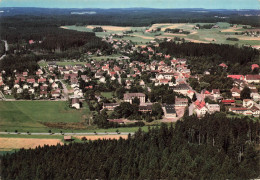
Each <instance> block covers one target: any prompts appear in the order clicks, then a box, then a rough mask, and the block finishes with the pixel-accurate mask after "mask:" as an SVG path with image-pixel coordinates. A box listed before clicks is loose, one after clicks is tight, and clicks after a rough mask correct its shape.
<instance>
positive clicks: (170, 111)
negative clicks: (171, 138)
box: [163, 104, 177, 118]
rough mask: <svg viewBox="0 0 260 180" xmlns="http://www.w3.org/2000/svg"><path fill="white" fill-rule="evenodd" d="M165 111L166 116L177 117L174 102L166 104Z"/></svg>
mask: <svg viewBox="0 0 260 180" xmlns="http://www.w3.org/2000/svg"><path fill="white" fill-rule="evenodd" d="M163 111H164V116H165V117H166V118H176V117H177V114H176V110H175V107H174V104H165V105H164V107H163Z"/></svg>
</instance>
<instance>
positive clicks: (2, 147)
mask: <svg viewBox="0 0 260 180" xmlns="http://www.w3.org/2000/svg"><path fill="white" fill-rule="evenodd" d="M58 143H59V144H63V143H62V142H61V140H60V139H36V138H0V151H9V150H12V149H21V148H25V149H29V148H36V147H37V146H44V145H57V144H58Z"/></svg>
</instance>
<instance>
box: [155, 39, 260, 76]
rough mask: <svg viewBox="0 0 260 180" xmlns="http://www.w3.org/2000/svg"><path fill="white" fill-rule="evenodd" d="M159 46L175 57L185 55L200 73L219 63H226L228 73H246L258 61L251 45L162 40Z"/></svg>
mask: <svg viewBox="0 0 260 180" xmlns="http://www.w3.org/2000/svg"><path fill="white" fill-rule="evenodd" d="M160 48H161V49H162V50H163V51H165V52H166V53H168V54H170V55H174V56H175V57H186V58H187V59H188V63H189V64H190V65H191V71H192V73H194V74H196V73H199V74H202V73H204V72H205V71H209V70H210V69H216V68H217V67H216V65H219V64H221V63H226V64H227V65H228V68H227V70H226V71H227V72H229V73H234V74H247V73H249V72H251V69H250V68H251V64H253V63H257V62H258V61H259V51H258V50H256V49H253V48H251V47H241V48H239V47H236V46H232V45H226V44H203V43H190V42H188V43H181V44H179V43H175V42H163V43H160ZM222 70H223V69H222Z"/></svg>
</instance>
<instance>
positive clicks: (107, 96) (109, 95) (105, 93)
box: [101, 92, 113, 99]
mask: <svg viewBox="0 0 260 180" xmlns="http://www.w3.org/2000/svg"><path fill="white" fill-rule="evenodd" d="M101 95H102V96H103V97H106V98H108V99H111V98H113V92H101Z"/></svg>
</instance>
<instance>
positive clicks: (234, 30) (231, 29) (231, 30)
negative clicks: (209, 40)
mask: <svg viewBox="0 0 260 180" xmlns="http://www.w3.org/2000/svg"><path fill="white" fill-rule="evenodd" d="M239 29H241V28H239V27H237V28H233V27H232V28H228V29H224V30H222V31H221V32H238V31H237V30H239Z"/></svg>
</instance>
